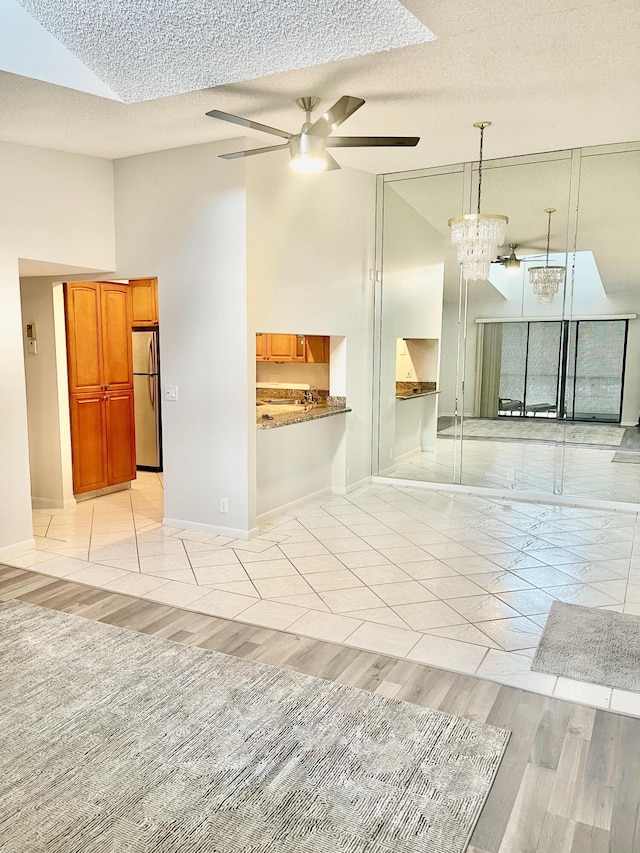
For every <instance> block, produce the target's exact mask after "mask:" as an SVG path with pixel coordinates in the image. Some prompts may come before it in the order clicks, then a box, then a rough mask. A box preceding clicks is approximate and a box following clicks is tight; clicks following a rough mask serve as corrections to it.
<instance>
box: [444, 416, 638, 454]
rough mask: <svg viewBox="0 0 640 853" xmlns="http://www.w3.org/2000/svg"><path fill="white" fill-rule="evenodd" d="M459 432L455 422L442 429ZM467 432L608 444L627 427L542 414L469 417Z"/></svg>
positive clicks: (480, 435)
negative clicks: (562, 419) (538, 415)
mask: <svg viewBox="0 0 640 853" xmlns="http://www.w3.org/2000/svg"><path fill="white" fill-rule="evenodd" d="M456 432H457V433H459V428H458V430H457V431H456V428H455V427H454V426H449V427H447V428H446V429H443V430H441V431H440V432H439V433H438V435H455V434H456ZM464 436H465V437H467V438H507V439H535V440H537V441H563V440H564V441H567V442H569V443H570V444H604V445H608V446H610V447H619V446H620V444H621V443H622V439H623V437H624V427H619V426H609V425H608V424H569V423H565V422H560V423H559V422H558V421H552V420H547V419H543V418H539V419H538V420H536V419H535V418H512V417H505V418H500V419H496V420H490V419H487V420H485V419H483V418H465V419H464Z"/></svg>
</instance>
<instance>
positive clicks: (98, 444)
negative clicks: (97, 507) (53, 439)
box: [70, 392, 108, 494]
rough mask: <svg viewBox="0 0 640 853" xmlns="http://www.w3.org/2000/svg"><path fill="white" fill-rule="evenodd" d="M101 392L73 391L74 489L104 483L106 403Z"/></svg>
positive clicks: (72, 448) (94, 486)
mask: <svg viewBox="0 0 640 853" xmlns="http://www.w3.org/2000/svg"><path fill="white" fill-rule="evenodd" d="M103 398H104V394H103V393H102V392H99V393H98V394H72V395H71V400H70V408H71V455H72V457H73V492H74V494H80V493H81V492H89V491H93V490H94V489H103V488H104V487H105V486H106V485H107V483H108V479H107V449H106V422H105V417H106V407H105V404H104V400H103Z"/></svg>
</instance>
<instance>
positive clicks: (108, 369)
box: [100, 282, 133, 391]
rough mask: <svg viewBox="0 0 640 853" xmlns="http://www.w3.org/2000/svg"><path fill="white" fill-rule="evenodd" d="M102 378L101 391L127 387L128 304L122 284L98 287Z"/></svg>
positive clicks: (129, 366) (129, 350) (130, 360)
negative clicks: (99, 292) (99, 296)
mask: <svg viewBox="0 0 640 853" xmlns="http://www.w3.org/2000/svg"><path fill="white" fill-rule="evenodd" d="M101 288H102V292H101V300H100V308H101V311H102V375H103V385H105V386H106V388H105V389H104V390H105V391H120V390H122V389H124V388H131V382H132V375H133V353H132V341H131V303H130V293H129V288H128V287H127V285H126V284H112V283H111V282H104V283H103V284H101Z"/></svg>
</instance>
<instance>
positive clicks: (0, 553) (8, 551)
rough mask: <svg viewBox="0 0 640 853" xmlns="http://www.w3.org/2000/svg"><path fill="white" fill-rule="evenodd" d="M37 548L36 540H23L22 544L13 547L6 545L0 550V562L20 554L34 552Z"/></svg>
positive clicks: (15, 544) (16, 543) (17, 543)
mask: <svg viewBox="0 0 640 853" xmlns="http://www.w3.org/2000/svg"><path fill="white" fill-rule="evenodd" d="M35 547H36V540H35V539H23V541H22V542H14V544H13V545H4V546H3V547H2V548H0V562H2V560H10V559H11V558H12V557H17V556H18V555H19V554H24V552H25V551H32V550H33V549H34V548H35Z"/></svg>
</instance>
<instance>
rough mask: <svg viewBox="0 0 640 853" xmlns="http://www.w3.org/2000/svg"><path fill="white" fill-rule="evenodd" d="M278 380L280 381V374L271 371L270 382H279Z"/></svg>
mask: <svg viewBox="0 0 640 853" xmlns="http://www.w3.org/2000/svg"><path fill="white" fill-rule="evenodd" d="M277 381H278V374H277V373H270V374H269V382H277Z"/></svg>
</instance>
